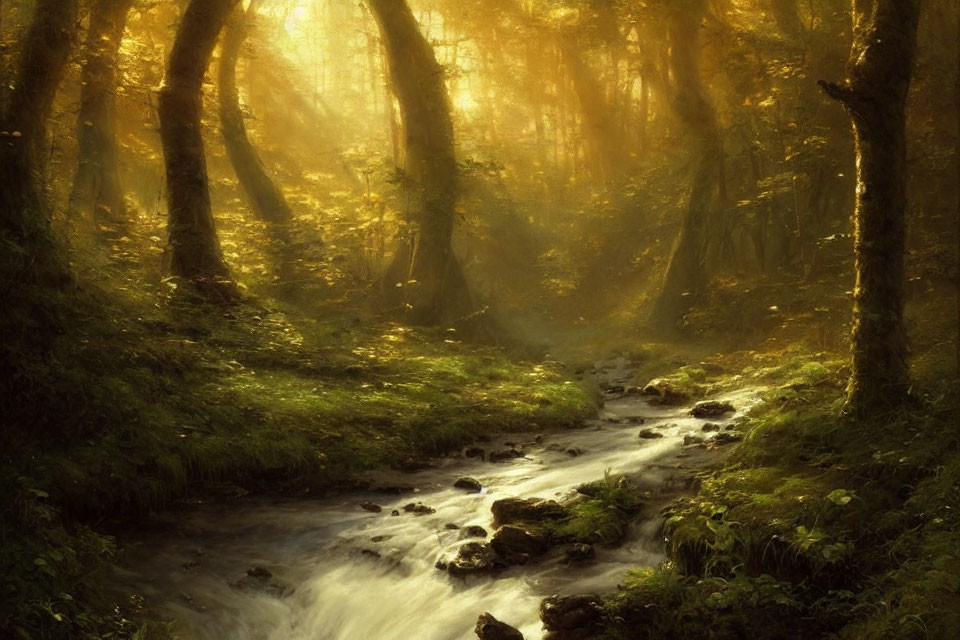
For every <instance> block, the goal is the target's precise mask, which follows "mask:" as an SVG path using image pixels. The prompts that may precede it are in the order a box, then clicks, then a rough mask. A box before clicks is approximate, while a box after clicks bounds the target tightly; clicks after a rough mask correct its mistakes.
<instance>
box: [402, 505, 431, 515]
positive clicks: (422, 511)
mask: <svg viewBox="0 0 960 640" xmlns="http://www.w3.org/2000/svg"><path fill="white" fill-rule="evenodd" d="M403 510H404V511H406V512H407V513H412V514H414V515H417V516H425V515H429V514H431V513H436V512H437V510H436V509H434V508H433V507H428V506H427V505H425V504H423V503H422V502H417V503H413V502H411V503H410V504H408V505H405V506H404V507H403Z"/></svg>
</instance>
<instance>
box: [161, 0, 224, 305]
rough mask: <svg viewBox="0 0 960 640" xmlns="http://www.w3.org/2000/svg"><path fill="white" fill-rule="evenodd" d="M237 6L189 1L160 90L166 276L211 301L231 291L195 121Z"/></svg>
mask: <svg viewBox="0 0 960 640" xmlns="http://www.w3.org/2000/svg"><path fill="white" fill-rule="evenodd" d="M237 2H238V0H191V2H190V4H189V5H188V6H187V9H186V11H185V12H184V14H183V20H182V22H181V23H180V28H179V29H178V31H177V36H176V39H175V41H174V44H173V50H172V51H171V53H170V58H169V61H168V65H167V73H166V77H165V78H164V81H163V86H162V87H161V89H160V98H159V103H158V113H159V116H160V137H161V139H162V142H163V156H164V162H165V165H166V172H167V204H168V207H169V218H168V224H167V226H168V232H169V245H168V247H167V259H168V261H169V269H170V273H172V274H173V275H175V276H179V277H182V278H185V279H187V280H189V281H191V282H192V283H194V285H196V287H197V289H198V291H199V292H200V293H201V294H202V295H204V296H206V297H207V298H209V299H211V300H230V299H232V298H234V297H235V296H236V287H235V285H234V283H233V281H232V280H231V278H230V271H229V269H228V268H227V264H226V262H224V259H223V253H222V251H221V249H220V242H219V240H218V238H217V232H216V228H215V226H214V220H213V212H212V209H211V205H210V189H209V183H208V180H207V166H206V157H205V155H204V148H203V136H202V132H201V127H200V117H201V113H202V110H203V97H202V85H203V78H204V74H205V73H206V70H207V66H208V65H209V63H210V56H211V55H212V54H213V49H214V46H215V45H216V43H217V37H218V36H219V34H220V31H221V30H222V29H223V27H224V25H225V24H226V22H227V18H228V17H229V16H230V12H231V11H232V10H233V8H234V7H235V6H236V5H237Z"/></svg>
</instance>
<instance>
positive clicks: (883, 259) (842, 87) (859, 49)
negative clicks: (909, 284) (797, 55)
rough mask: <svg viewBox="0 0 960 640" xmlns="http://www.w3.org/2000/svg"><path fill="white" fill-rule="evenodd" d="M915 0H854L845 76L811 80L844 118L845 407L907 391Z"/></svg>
mask: <svg viewBox="0 0 960 640" xmlns="http://www.w3.org/2000/svg"><path fill="white" fill-rule="evenodd" d="M919 13H920V0H854V2H853V46H852V48H851V51H850V59H849V62H848V67H847V78H846V80H845V81H844V82H843V83H841V84H832V83H827V82H822V81H821V83H820V84H821V86H822V87H823V89H824V91H825V92H826V93H827V94H828V95H829V96H830V97H832V98H835V99H836V100H839V101H840V103H841V104H842V105H843V106H844V107H845V108H846V110H847V112H848V113H849V114H850V118H851V120H852V121H853V132H854V139H855V142H856V154H857V190H856V209H855V212H854V253H855V256H856V273H857V277H856V287H855V289H854V295H853V340H852V342H853V345H852V346H853V367H852V372H851V375H850V383H849V387H848V389H847V409H848V411H849V412H850V413H852V414H853V415H859V416H863V415H867V414H871V413H877V412H879V411H883V410H887V409H889V408H891V407H893V406H896V405H897V404H898V403H900V402H902V401H903V400H905V399H906V398H907V397H908V392H909V388H910V380H909V376H908V371H907V358H906V355H907V347H906V336H905V331H904V325H903V273H904V246H905V237H906V208H907V131H906V129H907V127H906V101H907V93H908V90H909V88H910V79H911V75H912V73H913V60H914V57H915V55H916V48H917V28H918V22H919Z"/></svg>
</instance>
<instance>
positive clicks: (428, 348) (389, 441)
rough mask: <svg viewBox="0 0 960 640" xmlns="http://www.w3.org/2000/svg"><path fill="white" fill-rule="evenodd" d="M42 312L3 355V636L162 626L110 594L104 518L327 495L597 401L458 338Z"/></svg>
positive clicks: (273, 319)
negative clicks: (196, 502) (206, 503)
mask: <svg viewBox="0 0 960 640" xmlns="http://www.w3.org/2000/svg"><path fill="white" fill-rule="evenodd" d="M47 303H48V304H47V306H46V308H47V309H48V310H50V314H51V316H56V317H55V322H50V323H44V324H43V325H37V331H38V332H41V331H42V334H38V336H37V339H36V340H34V341H33V343H34V347H32V348H31V349H29V350H28V349H27V348H24V347H23V346H20V345H21V344H22V343H18V345H17V346H14V343H13V342H9V343H7V345H6V346H5V350H6V353H5V354H4V355H5V356H6V358H7V362H8V363H10V364H9V366H10V372H11V375H9V376H5V382H4V384H5V386H6V388H5V389H4V390H3V391H4V395H3V397H4V398H6V399H7V400H8V401H7V403H6V404H7V406H6V407H5V412H4V414H5V415H4V419H5V424H6V426H5V428H4V429H3V432H2V436H0V438H2V443H0V451H3V453H2V455H0V476H2V480H3V482H4V486H7V487H12V488H13V491H12V492H11V493H10V494H8V495H6V496H5V497H4V499H3V502H2V507H0V509H2V514H0V515H2V524H0V542H2V556H0V573H2V576H3V577H2V587H0V588H2V592H3V604H2V608H0V635H3V636H4V637H24V638H128V637H150V634H154V635H157V637H162V636H163V634H164V633H165V631H164V630H163V629H162V628H152V629H146V628H141V627H140V626H139V625H138V624H135V623H133V622H130V621H129V619H128V618H129V616H128V615H127V614H128V613H129V607H128V605H129V603H119V606H115V603H110V602H107V601H106V600H104V599H103V598H101V597H100V596H99V583H100V580H101V577H100V572H101V571H103V570H104V568H105V567H107V566H108V564H109V563H110V562H111V561H112V560H113V558H114V557H115V554H116V552H117V550H116V548H115V544H114V541H113V540H112V539H111V538H110V537H109V536H104V535H101V533H98V531H103V530H108V529H109V527H106V529H105V528H104V527H105V525H103V524H102V520H103V519H104V518H109V519H110V520H111V521H113V520H116V519H117V518H118V517H127V516H137V515H139V514H144V513H146V512H150V511H155V510H161V509H166V508H169V507H172V506H176V505H177V504H178V502H179V501H181V500H184V499H196V498H213V499H231V498H235V497H238V496H241V495H244V494H245V493H248V492H263V491H275V492H282V493H285V494H292V495H304V496H309V495H317V494H321V493H323V492H325V491H330V490H335V489H337V488H338V487H340V486H343V485H345V484H348V483H349V481H350V479H351V478H352V477H353V476H354V475H355V474H356V473H357V472H359V471H363V470H366V469H371V468H375V467H378V466H383V465H390V464H393V465H395V466H404V465H416V464H417V462H418V460H420V459H422V458H423V457H424V456H428V455H432V454H437V453H441V452H444V451H447V450H450V449H453V448H456V447H458V446H461V445H463V444H464V443H467V442H470V441H472V440H474V439H476V438H477V437H478V436H479V435H481V434H484V435H486V434H490V433H491V432H496V431H500V430H503V431H506V430H532V429H544V430H546V429H562V428H568V427H572V426H575V425H578V424H579V423H580V422H581V421H582V420H583V419H584V418H585V417H587V416H589V415H592V414H593V413H594V412H595V410H596V404H595V401H594V398H593V397H592V395H591V394H590V393H588V392H587V391H586V390H585V389H584V387H582V386H580V385H578V384H576V383H574V382H572V381H570V380H569V379H568V377H567V376H566V375H565V374H564V373H563V372H562V371H559V370H557V369H555V368H551V367H550V366H547V365H543V364H538V363H535V362H531V361H525V360H523V359H522V358H518V357H515V356H511V355H510V354H508V353H506V352H505V351H504V350H502V349H496V348H485V347H478V346H475V345H469V344H465V343H463V342H461V341H460V340H459V339H458V336H457V335H456V332H453V331H441V332H432V333H424V332H418V331H414V330H411V329H408V328H405V327H402V326H399V325H394V324H385V323H380V322H377V321H375V320H372V319H370V318H363V319H362V321H361V319H360V318H359V317H356V316H354V315H350V314H342V315H340V316H337V317H335V318H334V319H329V316H328V319H326V320H323V321H318V320H314V319H312V318H309V317H306V316H305V315H303V314H302V313H297V312H295V311H292V310H286V309H283V308H280V307H279V306H277V307H273V308H266V307H264V306H262V305H252V304H249V305H240V306H235V307H229V308H220V307H209V306H194V305H192V304H190V303H189V302H188V301H185V300H180V299H177V298H176V297H173V298H170V299H169V300H168V301H167V303H166V304H164V305H157V306H153V305H144V304H130V305H128V306H125V307H122V306H118V305H116V304H114V305H111V306H108V307H107V308H108V309H110V310H111V312H112V315H110V316H106V315H104V313H103V311H101V310H100V309H98V305H99V304H101V303H102V301H99V302H98V301H97V300H86V302H85V303H84V302H81V303H79V304H78V303H77V301H76V300H73V301H72V304H71V305H69V306H62V307H60V306H57V305H56V304H55V303H54V302H51V301H47ZM65 308H66V309H69V311H68V312H61V311H54V309H65ZM87 309H89V312H85V310H87ZM50 327H58V330H56V331H53V330H51V329H50ZM28 344H29V343H28ZM14 349H17V350H18V351H14ZM54 434H56V435H54ZM98 523H100V524H98ZM158 634H159V635H158Z"/></svg>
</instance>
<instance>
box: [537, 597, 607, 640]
mask: <svg viewBox="0 0 960 640" xmlns="http://www.w3.org/2000/svg"><path fill="white" fill-rule="evenodd" d="M602 606H603V602H602V601H601V599H600V597H599V596H595V595H583V596H563V597H561V596H552V597H550V598H546V599H545V600H544V601H543V602H541V603H540V619H541V620H542V621H543V626H544V629H546V631H547V634H546V635H545V636H544V640H588V639H589V638H594V637H596V635H597V632H598V631H599V629H598V627H599V624H600V621H601V619H602V617H603V613H602V610H601V607H602Z"/></svg>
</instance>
